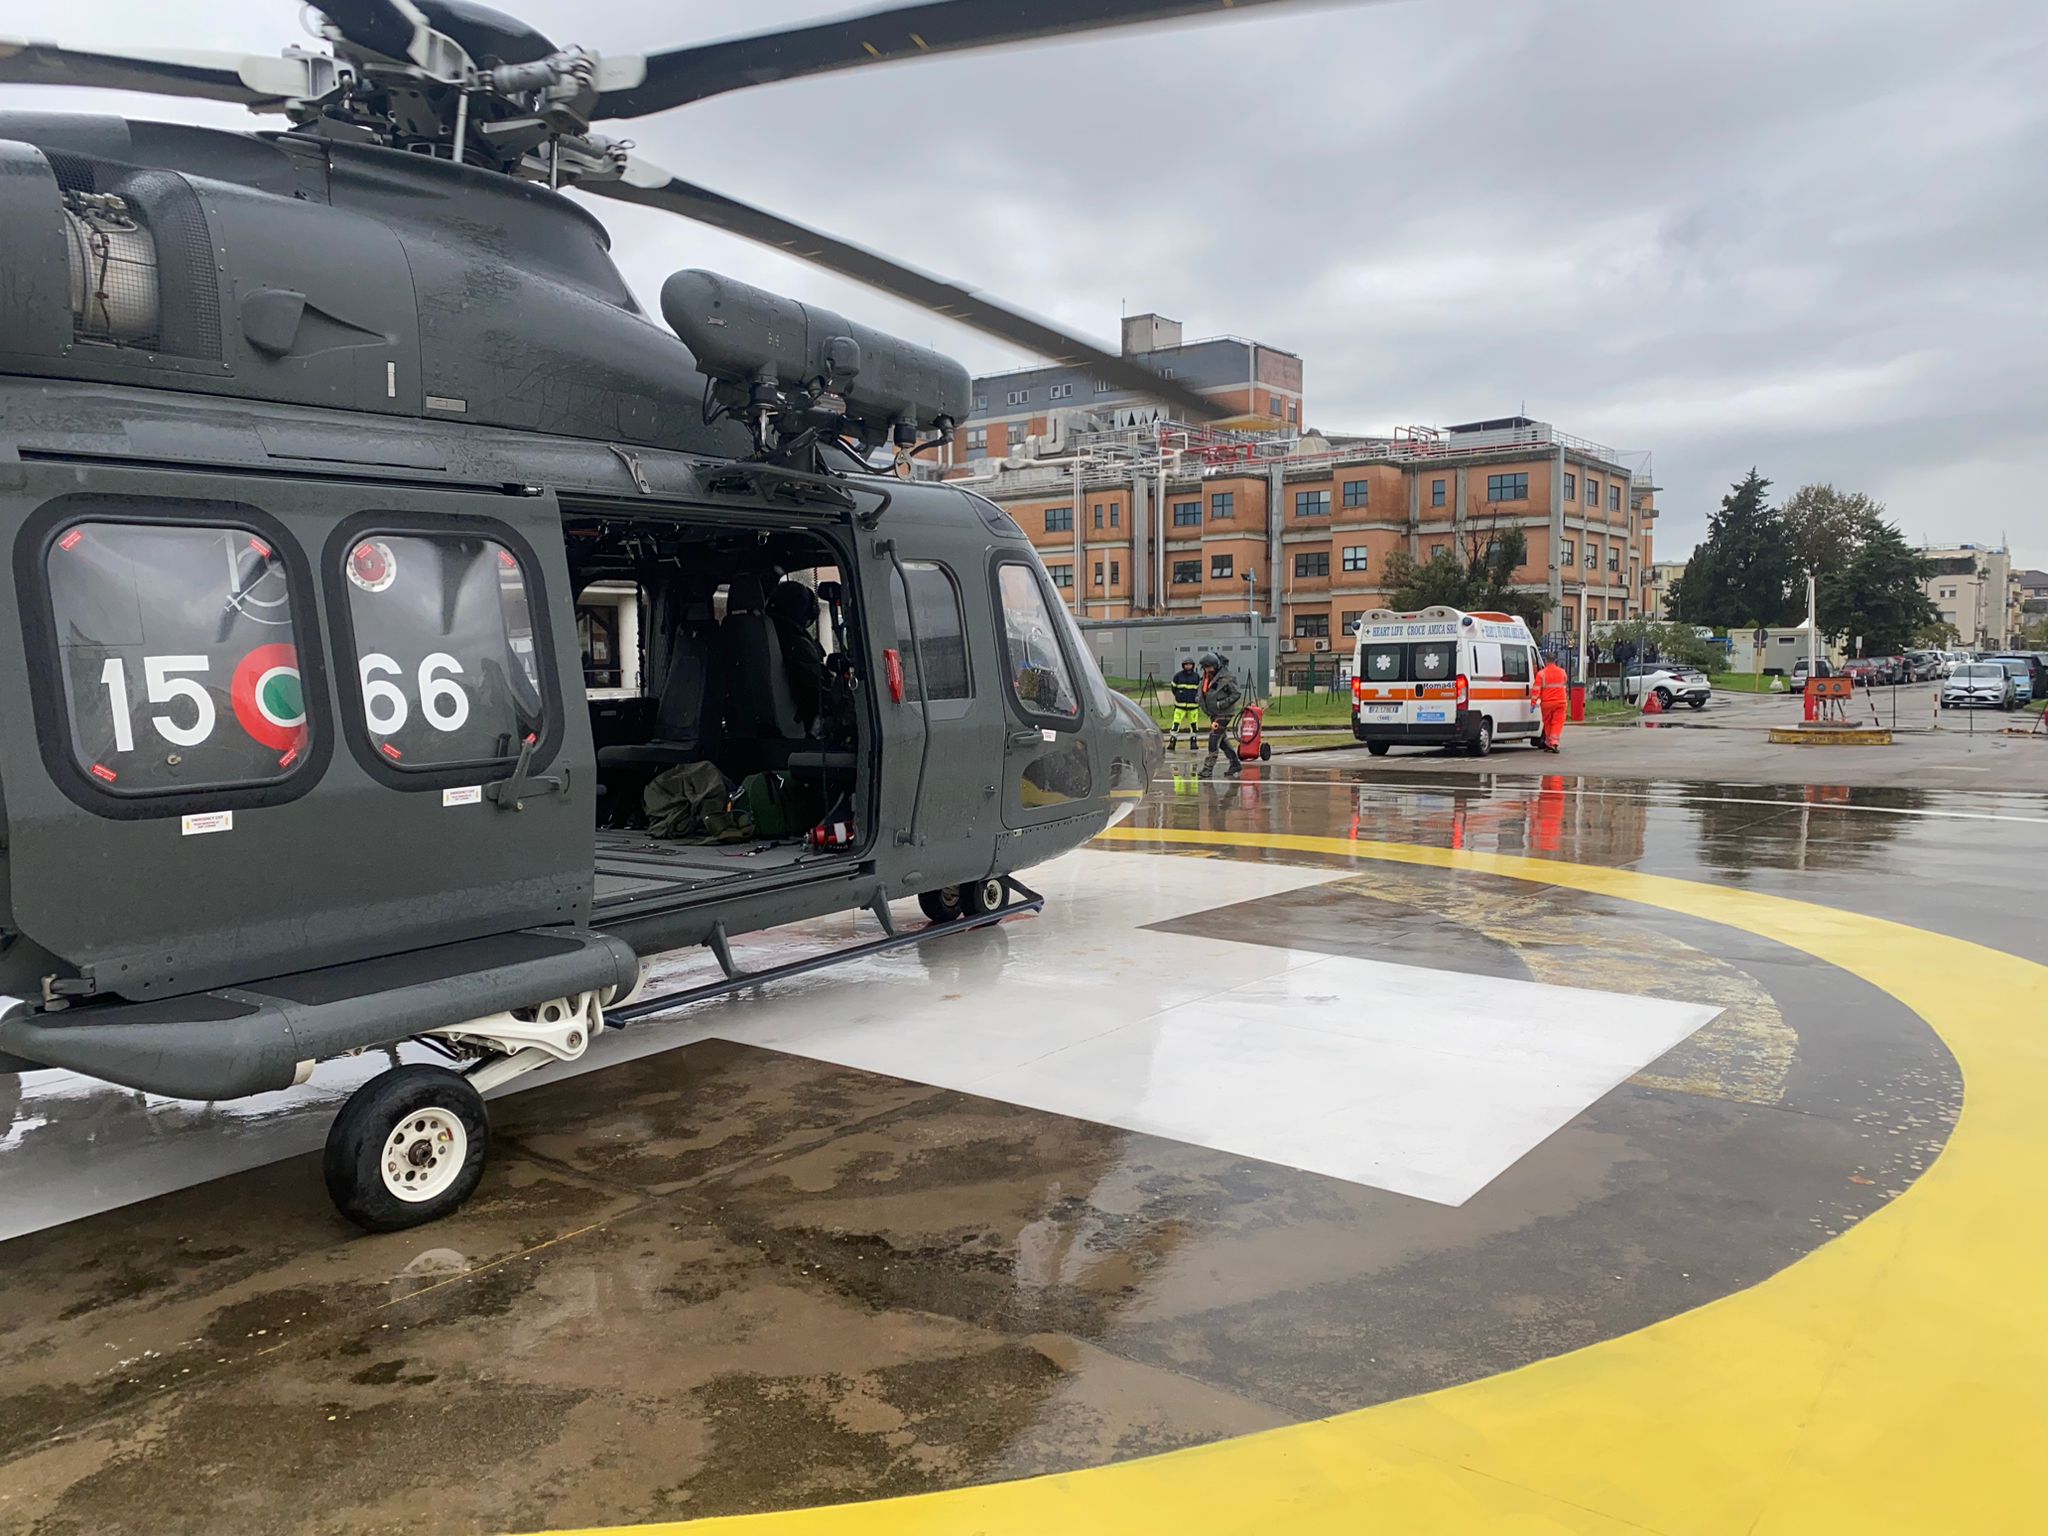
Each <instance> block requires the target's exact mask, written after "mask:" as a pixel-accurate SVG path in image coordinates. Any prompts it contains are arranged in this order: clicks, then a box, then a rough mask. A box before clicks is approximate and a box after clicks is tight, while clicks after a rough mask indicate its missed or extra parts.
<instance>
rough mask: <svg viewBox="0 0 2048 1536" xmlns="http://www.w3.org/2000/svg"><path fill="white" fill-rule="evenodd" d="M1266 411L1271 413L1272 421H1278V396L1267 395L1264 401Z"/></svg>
mask: <svg viewBox="0 0 2048 1536" xmlns="http://www.w3.org/2000/svg"><path fill="white" fill-rule="evenodd" d="M1266 409H1267V410H1268V411H1270V412H1271V413H1272V415H1273V419H1274V420H1276V421H1277V420H1279V418H1280V397H1279V396H1278V395H1269V396H1268V397H1267V399H1266Z"/></svg>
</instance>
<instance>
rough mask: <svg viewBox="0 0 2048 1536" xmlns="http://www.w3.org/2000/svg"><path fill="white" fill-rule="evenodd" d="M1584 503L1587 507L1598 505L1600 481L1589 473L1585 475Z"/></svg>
mask: <svg viewBox="0 0 2048 1536" xmlns="http://www.w3.org/2000/svg"><path fill="white" fill-rule="evenodd" d="M1586 505H1587V506H1589V507H1597V506H1599V505H1600V482H1599V481H1598V480H1595V479H1594V478H1593V477H1592V476H1591V475H1588V476H1586Z"/></svg>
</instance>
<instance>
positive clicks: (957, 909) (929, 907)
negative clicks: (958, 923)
mask: <svg viewBox="0 0 2048 1536" xmlns="http://www.w3.org/2000/svg"><path fill="white" fill-rule="evenodd" d="M965 890H966V887H965V886H961V885H942V886H940V887H939V888H938V889H937V890H936V891H924V892H921V893H919V895H918V898H917V904H918V906H920V907H921V908H923V909H924V915H925V916H926V917H928V918H930V919H931V920H932V921H933V922H935V923H950V922H952V921H953V920H954V919H955V918H957V917H959V916H960V914H961V913H962V912H964V911H965V910H966V903H965V902H964V901H963V900H962V899H961V893H962V892H963V891H965Z"/></svg>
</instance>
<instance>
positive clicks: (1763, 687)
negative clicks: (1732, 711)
mask: <svg viewBox="0 0 2048 1536" xmlns="http://www.w3.org/2000/svg"><path fill="white" fill-rule="evenodd" d="M1707 681H1708V682H1710V683H1712V684H1713V685H1714V687H1715V688H1716V689H1717V690H1721V691H1725V692H1728V693H1769V692H1770V691H1771V684H1772V683H1773V682H1775V681H1779V679H1775V678H1770V677H1758V676H1757V675H1756V674H1755V673H1753V672H1715V673H1712V674H1710V675H1709V676H1708V678H1707Z"/></svg>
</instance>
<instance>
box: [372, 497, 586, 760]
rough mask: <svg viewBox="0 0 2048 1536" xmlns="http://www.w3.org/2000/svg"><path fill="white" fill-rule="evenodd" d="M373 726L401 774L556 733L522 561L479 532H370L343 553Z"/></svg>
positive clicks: (376, 741)
mask: <svg viewBox="0 0 2048 1536" xmlns="http://www.w3.org/2000/svg"><path fill="white" fill-rule="evenodd" d="M341 560H342V570H343V574H344V575H345V576H346V578H347V590H348V608H349V627H350V630H351V631H352V635H353V639H354V643H355V655H354V656H353V657H352V658H349V664H350V665H352V666H353V668H354V670H355V677H356V685H357V686H356V688H355V690H354V692H355V694H356V696H357V699H358V701H359V707H360V709H361V711H362V714H361V721H362V726H363V729H364V730H365V731H366V732H367V733H368V736H369V741H370V744H371V746H372V748H373V749H374V751H375V752H376V753H377V755H378V756H379V757H380V758H381V759H382V760H383V761H385V762H386V763H388V764H389V765H390V766H391V767H392V768H395V769H399V770H419V769H437V768H451V767H458V766H463V765H469V764H479V765H489V764H493V763H502V762H505V761H506V760H508V759H511V758H514V757H517V756H518V755H519V751H520V748H521V747H522V746H523V745H524V744H526V743H527V742H529V741H530V742H533V743H535V744H538V743H539V742H540V741H541V739H542V737H543V736H544V735H545V734H546V732H545V725H546V716H545V704H544V693H543V690H542V687H541V677H540V657H539V652H538V649H537V647H536V644H535V639H534V623H533V612H532V607H531V603H530V600H529V592H530V578H529V576H528V574H527V571H526V568H525V567H524V566H523V565H522V564H521V562H520V559H519V557H518V556H517V555H516V554H514V553H513V552H512V550H510V549H509V548H507V547H506V546H505V545H504V544H501V543H499V542H497V541H496V540H494V539H489V538H484V537H481V536H479V535H476V534H471V533H467V532H464V533H412V532H407V533H398V532H391V533H383V532H374V531H373V532H368V533H365V534H362V535H361V536H359V537H357V538H356V539H355V540H353V541H352V542H351V543H350V544H349V545H348V547H347V548H346V549H345V550H344V551H343V552H342V555H341Z"/></svg>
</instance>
